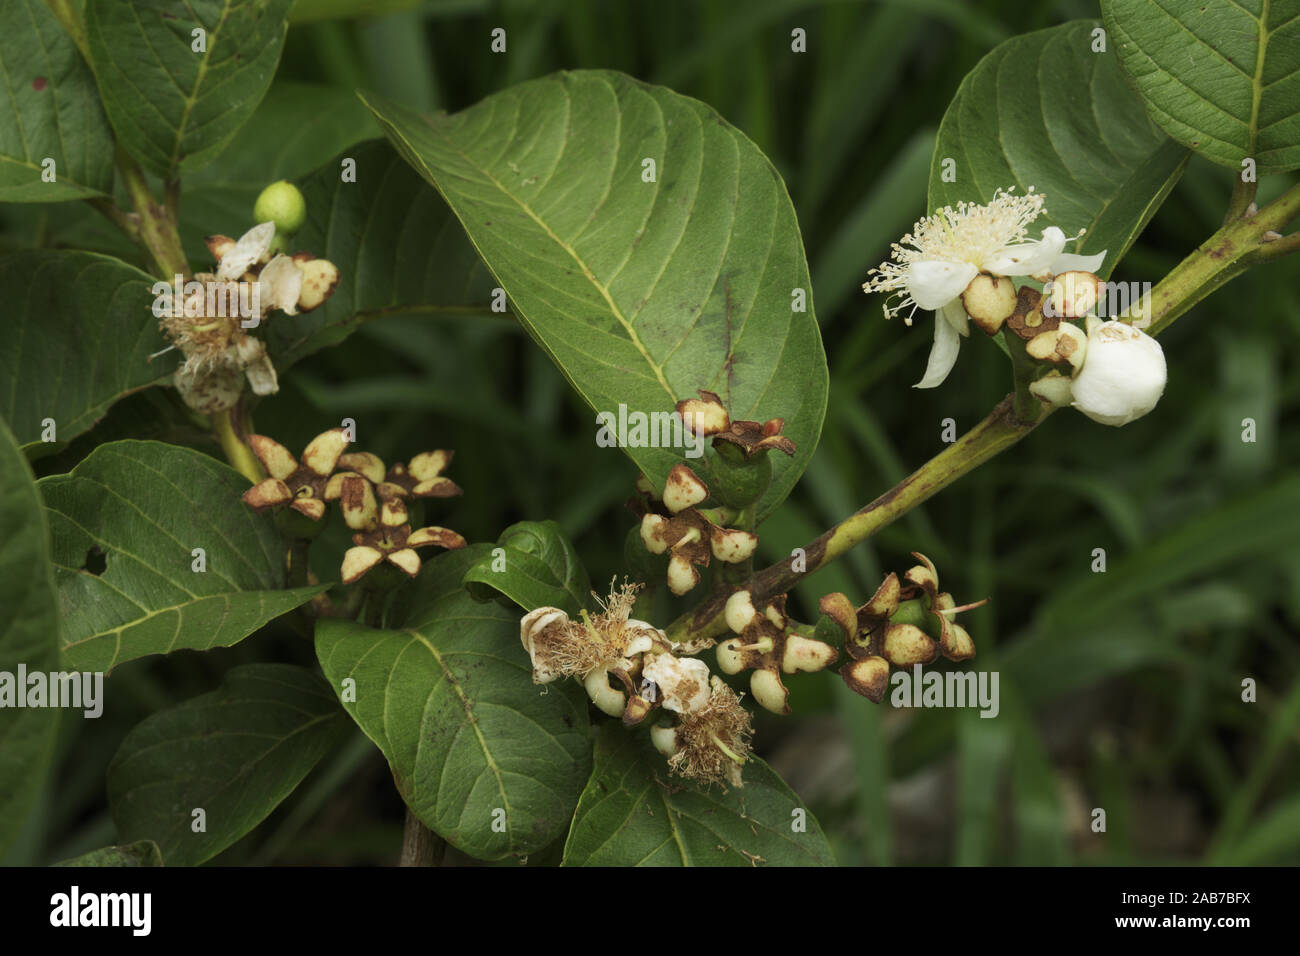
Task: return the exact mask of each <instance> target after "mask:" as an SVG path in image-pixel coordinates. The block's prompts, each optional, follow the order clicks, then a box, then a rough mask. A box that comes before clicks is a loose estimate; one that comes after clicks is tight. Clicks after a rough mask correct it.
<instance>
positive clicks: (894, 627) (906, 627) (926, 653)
mask: <svg viewBox="0 0 1300 956" xmlns="http://www.w3.org/2000/svg"><path fill="white" fill-rule="evenodd" d="M881 652H882V653H883V654H884V657H885V660H887V661H889V663H891V664H895V665H897V666H898V667H910V666H911V665H913V664H929V663H930V662H931V661H933V660H934V659H935V658H936V657H938V656H939V648H938V645H936V644H935V642H934V640H933V639H932V638H931V637H930V635H928V634H926V633H925V631H923V630H921V629H920V628H919V627H917V626H916V625H914V624H891V625H890V626H889V627H888V628H887V629H886V630H885V642H884V647H883V648H881Z"/></svg>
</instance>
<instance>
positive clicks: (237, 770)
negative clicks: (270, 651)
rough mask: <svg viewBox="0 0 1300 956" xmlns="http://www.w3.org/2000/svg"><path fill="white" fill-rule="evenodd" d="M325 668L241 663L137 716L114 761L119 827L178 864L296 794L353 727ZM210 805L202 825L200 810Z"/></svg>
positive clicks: (111, 781) (217, 848) (221, 843)
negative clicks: (197, 691) (322, 672)
mask: <svg viewBox="0 0 1300 956" xmlns="http://www.w3.org/2000/svg"><path fill="white" fill-rule="evenodd" d="M347 732H348V722H347V720H346V719H344V717H343V712H342V710H340V708H339V705H338V702H337V701H336V700H335V699H334V695H333V694H332V693H330V689H329V687H327V686H326V685H325V682H324V681H322V680H321V679H320V678H319V677H318V676H316V675H315V674H313V673H311V672H310V671H307V670H304V669H303V668H301V667H294V666H293V665H291V664H248V665H244V666H241V667H235V668H232V669H231V670H230V671H229V673H227V674H226V677H225V680H224V681H222V684H221V687H220V689H218V690H215V691H213V692H212V693H210V694H203V695H202V696H200V697H195V698H194V699H193V700H188V701H186V702H185V703H183V704H181V705H180V706H179V707H173V708H171V709H169V710H164V711H160V712H159V713H156V714H153V715H152V716H150V717H147V718H146V719H145V720H144V721H142V722H141V723H140V724H138V725H137V726H136V727H135V728H134V729H133V730H132V731H131V732H130V733H129V734H127V735H126V739H125V740H123V741H122V746H121V747H119V748H118V751H117V754H116V755H114V757H113V762H112V763H110V764H109V766H108V803H109V808H110V809H111V810H112V813H113V822H114V823H116V824H117V829H118V833H119V834H120V835H121V836H122V837H123V838H124V839H127V840H139V839H146V838H147V839H150V840H153V841H155V842H156V843H157V844H158V847H159V849H160V850H161V851H162V855H163V857H164V858H165V859H166V860H167V862H168V863H170V864H172V865H173V866H195V865H197V864H199V863H202V862H204V861H205V860H210V859H211V858H212V857H214V856H216V855H217V854H218V853H220V852H221V851H222V850H224V849H225V848H226V847H228V846H230V845H231V844H233V843H234V842H235V841H236V840H238V839H239V838H240V837H242V836H244V834H246V833H248V832H249V831H250V830H252V829H253V828H254V827H256V826H257V825H258V824H259V823H261V822H262V821H263V820H265V819H266V818H267V816H268V815H269V814H270V813H271V811H272V810H274V809H275V808H276V807H277V806H279V804H280V801H282V800H283V799H284V798H285V797H287V796H288V795H289V794H291V793H292V792H293V791H294V788H296V787H297V786H298V784H299V783H301V782H302V779H303V777H305V776H307V773H308V772H309V771H310V770H311V769H312V767H314V766H316V764H317V762H318V761H319V760H320V759H321V758H322V757H323V756H325V754H327V753H328V752H329V751H330V750H331V749H332V748H333V747H335V746H336V745H337V744H338V743H339V742H340V741H341V740H342V739H343V737H344V736H345V735H346V734H347ZM196 809H201V810H203V814H204V824H205V827H206V829H205V830H204V831H203V832H197V833H196V832H195V830H194V822H195V817H194V811H195V810H196Z"/></svg>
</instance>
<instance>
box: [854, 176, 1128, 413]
mask: <svg viewBox="0 0 1300 956" xmlns="http://www.w3.org/2000/svg"><path fill="white" fill-rule="evenodd" d="M1044 199H1045V197H1044V196H1043V194H1042V193H1036V192H1034V190H1033V187H1032V186H1031V187H1030V188H1029V192H1028V193H1027V194H1026V195H1023V196H1018V195H1015V193H1014V187H1012V188H1011V189H1006V190H1002V189H999V190H998V191H997V192H996V193H994V195H993V199H992V200H991V201H990V202H989V203H987V204H986V205H978V204H974V203H966V202H961V203H958V204H957V208H956V209H955V210H954V209H953V208H952V207H951V206H945V207H944V208H942V209H940V210H939V211H938V212H936V213H935V214H934V215H932V216H927V217H926V218H924V219H921V220H918V221H917V223H916V224H915V225H914V226H912V231H911V232H910V233H908V234H907V235H906V236H904V237H903V238H902V239H901V240H900V241H899V242H896V243H894V244H893V246H892V259H891V261H888V262H884V263H881V265H880V266H878V267H877V268H875V269H872V270H871V272H870V273H868V275H870V276H871V278H870V279H869V281H867V282H866V283H865V284H864V285H863V287H862V288H863V290H864V291H866V292H886V293H890V295H889V298H887V299H886V300H885V304H884V312H885V317H886V318H892V317H893V316H895V315H897V314H899V313H900V312H902V311H903V310H904V309H907V308H908V306H911V309H910V311H908V312H907V315H906V316H905V317H904V321H905V322H906V323H907V324H908V325H911V324H912V313H914V312H915V311H916V310H917V309H926V310H929V311H932V312H934V313H935V323H934V345H933V346H932V347H931V350H930V359H929V362H928V363H927V365H926V369H925V375H924V376H923V377H922V378H921V381H919V382H917V383H916V385H915V386H913V387H914V388H934V387H935V386H936V385H939V384H940V383H942V382H943V380H944V379H945V378H947V377H948V373H949V372H950V371H951V370H952V367H953V364H954V363H955V362H956V361H957V352H958V348H959V346H960V337H961V336H964V335H968V334H970V317H969V316H968V315H967V314H966V309H965V307H964V305H963V304H962V301H961V294H962V293H963V292H964V291H965V290H966V287H967V286H968V285H970V283H971V281H972V280H973V279H974V278H975V277H976V276H977V275H979V274H980V273H981V272H986V273H989V274H990V275H995V276H1031V277H1034V278H1037V279H1041V280H1046V279H1047V278H1050V277H1051V276H1052V275H1056V274H1057V273H1060V272H1067V271H1071V270H1082V271H1086V272H1095V271H1097V269H1099V268H1100V267H1101V263H1102V261H1103V260H1104V259H1105V257H1106V253H1105V252H1104V251H1102V252H1099V253H1097V254H1096V255H1093V256H1081V255H1072V254H1067V253H1064V252H1062V250H1063V249H1064V248H1065V244H1066V243H1067V242H1070V241H1072V240H1071V239H1068V238H1067V237H1066V235H1065V233H1064V232H1062V231H1061V230H1060V229H1058V228H1057V227H1056V226H1049V227H1047V228H1046V229H1044V230H1043V231H1042V234H1041V237H1040V238H1038V239H1027V238H1026V235H1027V228H1028V226H1029V224H1030V223H1031V222H1033V221H1034V220H1035V219H1037V218H1038V217H1039V215H1041V214H1042V213H1043V212H1044V207H1043V203H1044ZM1080 235H1082V233H1080ZM1074 238H1076V239H1077V238H1078V236H1075V237H1074ZM891 303H892V304H891Z"/></svg>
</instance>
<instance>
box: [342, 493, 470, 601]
mask: <svg viewBox="0 0 1300 956" xmlns="http://www.w3.org/2000/svg"><path fill="white" fill-rule="evenodd" d="M358 510H359V511H360V512H361V518H360V519H358V518H357V517H356V515H357V512H358ZM346 515H347V512H346V511H345V517H346ZM367 517H368V516H367V515H366V514H365V506H364V504H363V505H361V506H360V508H359V509H356V510H354V511H353V520H359V523H361V524H363V525H366V524H369V525H371V526H370V527H368V528H367V529H366V530H364V531H359V532H357V533H356V534H354V535H353V536H352V543H353V545H354V547H351V548H348V550H347V551H346V552H345V553H344V555H343V567H342V572H341V573H342V578H343V583H344V584H352V583H354V582H356V581H359V580H360V579H361V578H362V577H364V576H365V575H366V574H367V573H369V572H370V571H371V570H372V569H374V568H376V567H378V566H379V565H380V564H382V563H385V562H386V563H388V564H391V565H393V566H394V567H397V568H400V569H401V570H402V572H403V573H405V574H406V576H407V577H411V578H413V577H415V576H416V575H417V574H419V573H420V556H419V555H418V554H416V553H415V549H416V548H425V547H429V546H431V545H436V546H438V547H440V548H446V549H448V550H455V549H457V548H463V547H465V539H464V538H463V537H461V536H460V535H459V534H457V533H456V532H455V531H452V530H451V529H449V528H439V527H428V528H420V529H419V530H416V531H412V530H411V524H410V516H409V515H408V514H407V510H406V503H405V502H403V501H401V500H400V499H392V500H387V501H384V502H382V504H381V505H380V506H379V509H378V520H374V521H373V523H372V522H371V521H369V520H365V519H366V518H367ZM349 524H351V521H350V522H349Z"/></svg>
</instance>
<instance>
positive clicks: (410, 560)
mask: <svg viewBox="0 0 1300 956" xmlns="http://www.w3.org/2000/svg"><path fill="white" fill-rule="evenodd" d="M388 560H389V562H390V563H391V564H395V565H397V566H398V567H399V568H401V569H402V570H403V571H405V572H406V574H407V576H408V577H412V578H413V577H415V576H416V575H417V574H419V573H420V556H419V555H418V554H416V553H415V552H414V551H412V550H411V549H410V548H403V549H402V550H401V551H394V552H393V553H392V554H390V555H389V556H388Z"/></svg>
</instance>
